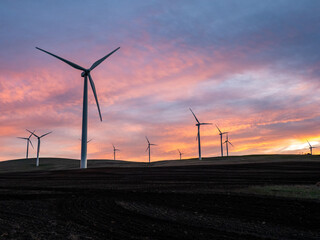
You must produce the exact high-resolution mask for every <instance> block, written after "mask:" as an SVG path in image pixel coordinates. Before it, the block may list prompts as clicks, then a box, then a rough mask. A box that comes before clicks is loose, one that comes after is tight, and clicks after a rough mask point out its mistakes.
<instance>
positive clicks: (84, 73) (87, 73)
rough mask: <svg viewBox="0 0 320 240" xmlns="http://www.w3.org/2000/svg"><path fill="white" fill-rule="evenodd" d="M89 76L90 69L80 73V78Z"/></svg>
mask: <svg viewBox="0 0 320 240" xmlns="http://www.w3.org/2000/svg"><path fill="white" fill-rule="evenodd" d="M89 74H90V69H87V70H86V71H83V72H82V73H81V77H86V76H88V75H89Z"/></svg>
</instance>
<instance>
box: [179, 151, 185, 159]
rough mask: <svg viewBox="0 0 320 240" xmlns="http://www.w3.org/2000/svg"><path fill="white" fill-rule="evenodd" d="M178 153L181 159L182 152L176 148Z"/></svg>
mask: <svg viewBox="0 0 320 240" xmlns="http://www.w3.org/2000/svg"><path fill="white" fill-rule="evenodd" d="M178 152H179V155H180V160H181V155H183V154H184V153H182V152H180V150H179V149H178Z"/></svg>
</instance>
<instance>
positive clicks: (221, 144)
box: [216, 124, 228, 157]
mask: <svg viewBox="0 0 320 240" xmlns="http://www.w3.org/2000/svg"><path fill="white" fill-rule="evenodd" d="M216 127H217V129H218V131H219V135H220V146H221V157H223V143H222V135H223V134H228V132H221V130H220V129H219V127H218V126H217V124H216Z"/></svg>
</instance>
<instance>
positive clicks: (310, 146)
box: [306, 139, 311, 147]
mask: <svg viewBox="0 0 320 240" xmlns="http://www.w3.org/2000/svg"><path fill="white" fill-rule="evenodd" d="M306 140H307V139H306ZM307 142H308V144H309V146H310V147H311V144H310V143H309V141H308V140H307Z"/></svg>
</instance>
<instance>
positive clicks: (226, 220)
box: [0, 160, 320, 240]
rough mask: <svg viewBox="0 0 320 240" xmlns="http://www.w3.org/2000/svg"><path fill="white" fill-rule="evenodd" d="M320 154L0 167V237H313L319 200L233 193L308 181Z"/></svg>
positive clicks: (317, 232)
mask: <svg viewBox="0 0 320 240" xmlns="http://www.w3.org/2000/svg"><path fill="white" fill-rule="evenodd" d="M319 181H320V161H319V162H318V161H307V160H304V161H296V160H294V161H287V160H286V161H283V162H282V161H276V162H270V163H244V164H237V163H233V164H230V163H228V164H219V165H217V164H216V165H215V164H211V165H206V164H205V163H204V164H198V165H190V164H189V165H186V166H183V165H182V164H180V165H179V166H162V167H148V166H147V165H145V166H138V167H123V166H122V167H106V168H94V169H93V168H91V169H86V170H80V169H79V170H56V171H37V172H19V173H14V172H12V173H1V174H0V239H74V240H75V239H320V200H308V199H294V198H284V197H271V196H259V195H254V194H244V193H238V192H237V191H236V190H237V189H243V188H245V187H249V186H255V185H281V184H285V185H295V184H299V185H314V184H316V183H317V182H319Z"/></svg>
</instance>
